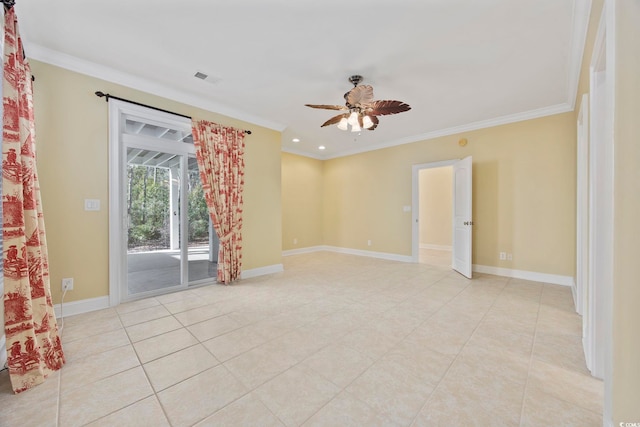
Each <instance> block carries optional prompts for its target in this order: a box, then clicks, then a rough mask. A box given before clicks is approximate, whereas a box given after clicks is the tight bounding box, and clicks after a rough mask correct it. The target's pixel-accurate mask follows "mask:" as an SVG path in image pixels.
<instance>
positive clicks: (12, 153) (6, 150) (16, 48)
mask: <svg viewBox="0 0 640 427" xmlns="http://www.w3.org/2000/svg"><path fill="white" fill-rule="evenodd" d="M4 25H5V27H4V30H5V34H4V78H3V82H2V84H3V86H2V91H3V98H4V99H3V105H4V127H3V134H2V137H3V138H2V208H3V212H2V227H3V236H2V238H3V262H4V323H5V332H6V338H7V358H8V364H9V375H10V378H11V385H12V387H13V390H14V391H15V392H16V393H19V392H21V391H24V390H27V389H29V388H31V387H33V386H35V385H37V384H40V383H42V382H43V381H44V380H45V378H47V376H48V375H49V374H50V373H52V372H53V371H57V370H58V369H60V368H61V367H62V365H63V364H64V354H63V352H62V344H61V343H60V337H59V335H58V325H57V324H56V317H55V314H54V311H53V303H52V301H51V289H50V286H49V265H48V262H47V244H46V239H45V233H44V218H43V216H42V206H41V203H40V188H39V185H38V177H37V173H36V146H35V133H34V131H35V127H34V117H33V91H32V87H31V85H32V82H31V70H30V68H29V64H28V62H27V60H26V58H24V51H23V47H22V40H21V39H20V35H19V33H18V23H17V18H16V15H15V12H14V10H13V8H12V9H10V10H8V11H6V13H5V22H4Z"/></svg>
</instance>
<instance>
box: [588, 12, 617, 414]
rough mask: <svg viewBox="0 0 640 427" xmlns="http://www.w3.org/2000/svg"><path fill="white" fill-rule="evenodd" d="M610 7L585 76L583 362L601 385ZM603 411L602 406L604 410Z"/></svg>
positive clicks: (606, 286)
mask: <svg viewBox="0 0 640 427" xmlns="http://www.w3.org/2000/svg"><path fill="white" fill-rule="evenodd" d="M612 4H613V2H610V1H607V2H605V6H604V7H603V10H602V16H601V19H600V23H599V26H598V32H597V35H596V41H595V43H594V47H593V54H592V59H591V64H590V70H589V81H590V88H589V89H590V94H589V96H590V99H589V105H590V108H591V111H590V116H591V120H590V122H589V154H590V156H589V213H588V218H589V272H588V291H587V292H588V299H589V301H588V306H587V307H588V308H587V309H588V316H587V319H586V321H587V335H586V337H585V338H586V339H585V358H586V361H587V366H588V367H589V369H590V371H591V373H592V375H593V376H595V377H597V378H604V379H605V396H606V394H607V393H606V386H607V381H606V379H607V377H609V375H610V371H611V367H610V362H611V324H612V322H611V318H612V312H611V309H612V292H611V287H612V286H613V202H614V200H613V190H614V162H613V149H614V140H613V123H614V112H613V109H614V105H615V104H614V95H615V94H614V76H615V70H614V64H615V62H614V56H613V55H614V48H613V42H614V37H612V36H611V34H614V32H613V28H612V21H613V11H612V9H611V7H612ZM605 406H606V405H605Z"/></svg>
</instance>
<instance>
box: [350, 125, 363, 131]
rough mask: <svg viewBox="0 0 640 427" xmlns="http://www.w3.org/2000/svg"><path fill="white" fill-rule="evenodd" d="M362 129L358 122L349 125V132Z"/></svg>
mask: <svg viewBox="0 0 640 427" xmlns="http://www.w3.org/2000/svg"><path fill="white" fill-rule="evenodd" d="M361 130H362V128H360V124H359V123H356V124H355V125H353V126H351V132H360V131H361Z"/></svg>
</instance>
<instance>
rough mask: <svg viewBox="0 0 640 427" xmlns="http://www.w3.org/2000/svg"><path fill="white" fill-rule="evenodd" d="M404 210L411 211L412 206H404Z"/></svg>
mask: <svg viewBox="0 0 640 427" xmlns="http://www.w3.org/2000/svg"><path fill="white" fill-rule="evenodd" d="M402 211H403V212H411V206H403V207H402Z"/></svg>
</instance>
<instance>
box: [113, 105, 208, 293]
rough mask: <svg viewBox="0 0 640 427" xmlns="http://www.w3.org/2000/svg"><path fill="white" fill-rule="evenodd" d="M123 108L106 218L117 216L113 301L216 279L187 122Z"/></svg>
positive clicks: (205, 213)
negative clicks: (115, 294)
mask: <svg viewBox="0 0 640 427" xmlns="http://www.w3.org/2000/svg"><path fill="white" fill-rule="evenodd" d="M111 102H113V101H111ZM124 107H126V108H121V109H120V110H119V112H118V114H119V116H120V119H119V120H118V122H117V124H116V125H117V127H118V135H119V138H118V147H112V159H113V158H115V161H117V162H118V163H119V165H118V167H117V168H116V167H112V173H113V172H114V171H116V170H117V173H118V177H117V179H115V180H114V179H113V177H112V184H113V185H114V186H116V187H117V189H118V192H117V194H113V193H114V192H112V193H111V201H112V203H113V204H114V205H115V206H113V207H111V208H110V215H111V216H114V215H119V216H120V217H119V218H117V217H116V218H111V220H110V221H111V223H112V230H111V237H110V240H111V244H112V249H111V254H112V258H113V259H112V261H111V263H112V264H116V265H111V266H110V269H111V271H112V273H115V274H116V275H117V276H118V277H119V280H118V281H119V286H118V289H117V293H118V294H119V298H118V300H119V301H127V300H132V299H137V298H140V297H144V296H151V295H157V294H162V293H167V292H171V291H175V290H181V289H186V288H188V287H189V286H193V285H200V284H206V283H214V282H215V278H216V271H217V264H216V261H217V252H218V245H217V239H216V238H215V237H214V236H215V231H214V230H213V229H212V227H211V222H210V219H209V213H208V210H207V205H206V202H205V200H204V195H203V192H202V185H201V183H200V176H199V172H198V165H197V161H196V158H195V149H194V146H193V139H192V137H191V124H190V121H188V120H182V119H180V118H175V117H173V116H168V115H167V114H165V113H159V112H155V111H151V110H148V109H141V107H137V106H131V107H129V106H128V105H124ZM122 110H132V111H129V112H125V111H122ZM112 124H113V123H112ZM112 143H113V141H112ZM114 181H116V182H114ZM118 230H119V233H116V235H115V236H114V231H118ZM114 246H117V247H118V248H119V250H116V249H114ZM116 252H117V253H116ZM110 287H111V291H113V290H114V287H113V284H112V285H111V286H110Z"/></svg>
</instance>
